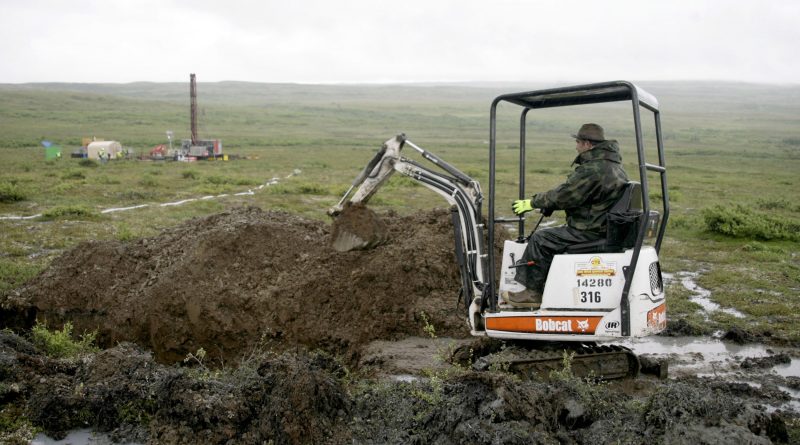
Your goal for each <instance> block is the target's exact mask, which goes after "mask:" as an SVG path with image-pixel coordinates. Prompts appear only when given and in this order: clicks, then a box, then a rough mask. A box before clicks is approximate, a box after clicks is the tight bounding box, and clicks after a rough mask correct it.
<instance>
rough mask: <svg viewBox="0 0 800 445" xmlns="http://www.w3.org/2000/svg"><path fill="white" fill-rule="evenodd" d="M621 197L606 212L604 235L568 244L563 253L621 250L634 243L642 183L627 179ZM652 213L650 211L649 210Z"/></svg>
mask: <svg viewBox="0 0 800 445" xmlns="http://www.w3.org/2000/svg"><path fill="white" fill-rule="evenodd" d="M623 187H624V190H623V192H622V197H621V198H620V199H619V200H618V201H617V202H616V204H614V206H613V207H611V210H609V211H608V214H606V237H605V238H601V239H599V240H595V241H589V242H586V243H579V244H573V245H571V246H568V247H567V248H566V250H565V251H564V253H601V252H612V253H613V252H622V251H624V250H625V249H629V248H631V247H633V246H634V245H635V244H636V236H637V234H638V230H639V223H640V221H641V218H642V213H643V211H644V210H643V209H642V185H641V184H640V183H638V182H636V181H629V182H627V183H626V184H625V185H624V186H623ZM651 213H652V212H651Z"/></svg>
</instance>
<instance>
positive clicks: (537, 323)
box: [328, 81, 669, 379]
mask: <svg viewBox="0 0 800 445" xmlns="http://www.w3.org/2000/svg"><path fill="white" fill-rule="evenodd" d="M620 101H627V102H629V103H630V104H631V105H632V110H633V126H634V132H635V140H636V151H637V154H638V166H639V181H636V182H634V181H631V182H629V183H628V184H626V186H625V191H624V193H623V196H622V198H621V199H620V200H619V201H618V202H617V203H616V204H615V206H614V207H613V208H612V210H611V211H610V212H609V213H608V215H607V226H608V229H607V234H606V237H605V238H603V239H600V240H597V241H593V242H590V243H584V244H578V245H573V246H570V247H569V248H568V249H567V250H566V251H565V252H563V253H562V254H559V255H556V256H555V257H554V259H553V262H552V265H551V268H550V271H549V273H548V277H547V281H546V285H545V288H544V293H543V298H542V303H541V306H540V307H538V308H518V307H515V306H512V305H510V304H508V303H507V302H505V301H504V300H503V297H502V296H503V294H504V293H505V292H506V291H510V292H516V291H520V290H522V289H523V288H524V287H523V286H522V285H521V284H520V283H517V282H516V281H515V280H514V276H515V271H516V268H517V267H525V265H524V264H520V261H519V260H518V259H519V258H521V257H522V253H523V251H524V249H525V246H526V244H527V241H528V239H529V236H528V237H525V236H524V234H525V217H524V216H519V217H517V216H514V217H511V218H504V217H497V216H496V212H495V207H496V203H497V199H496V196H495V194H496V191H495V190H496V189H495V181H496V180H495V173H496V159H497V156H496V148H497V147H496V145H497V137H496V133H497V123H496V120H497V107H498V105H499V104H501V103H510V104H513V105H518V106H519V107H521V109H522V111H521V118H520V139H519V145H520V146H519V197H518V198H509V197H503V198H502V199H501V200H500V201H499V202H500V203H501V204H502V205H503V207H505V204H507V203H510V202H512V201H513V199H525V198H526V197H528V194H526V190H525V160H526V153H525V149H526V147H525V145H526V144H525V142H526V119H527V116H528V114H529V112H530V111H532V110H533V111H535V110H539V109H544V108H552V107H565V106H575V105H586V104H597V103H607V102H620ZM642 109H644V110H647V111H650V112H651V113H652V116H653V119H654V123H655V141H656V148H657V158H658V159H657V160H655V161H654V162H653V163H650V162H648V160H646V159H645V150H644V141H643V136H642V122H641V114H642ZM489 123H490V139H489V190H488V200H487V202H488V209H487V210H488V211H487V216H486V217H485V218H484V216H483V214H482V209H481V207H482V204H483V202H484V195H483V191H482V190H481V187H480V184H479V183H478V182H477V181H475V180H473V179H472V178H470V177H469V176H468V175H466V174H465V173H463V172H462V171H460V170H459V169H457V168H456V167H454V166H453V165H451V164H449V163H448V162H446V161H444V160H443V159H440V158H439V157H437V156H436V155H434V154H433V153H431V152H429V151H427V150H425V149H423V148H421V147H419V146H418V145H416V144H415V143H413V142H412V141H410V140H409V139H407V138H406V136H405V135H403V134H400V135H397V136H395V137H393V138H391V139H389V140H388V141H386V142H385V143H384V144H383V145H382V147H381V149H380V150H379V151H378V153H377V154H376V155H375V156H374V157H373V159H372V160H371V161H370V162H369V163H368V164H367V166H366V167H365V168H364V169H363V170H362V172H361V173H360V174H359V175H358V176H357V177H356V179H355V181H353V183H352V186H351V187H350V189H349V190H348V191H347V192H346V193H345V194H344V196H343V197H342V199H341V200H340V201H339V203H338V204H337V205H336V206H335V207H333V208H332V209H331V210H329V212H328V213H329V214H330V215H331V216H334V217H338V216H337V215H341V214H343V213H345V212H347V209H348V208H349V207H350V206H353V205H363V204H366V202H367V201H368V200H369V198H370V197H371V196H372V195H373V194H374V193H375V192H376V191H377V190H378V189H379V188H380V186H381V185H382V184H383V183H384V182H385V181H386V180H387V179H388V178H389V177H390V176H391V175H392V174H393V173H394V172H399V173H401V174H403V175H405V176H408V177H410V178H412V179H414V180H416V181H418V182H419V183H421V184H422V185H424V186H425V187H427V188H429V189H431V190H433V191H434V192H436V193H438V194H439V195H441V196H442V197H443V198H444V199H445V200H446V201H447V202H448V203H449V204H450V206H451V212H452V220H453V227H454V232H455V236H454V239H455V254H456V255H455V256H456V262H457V264H458V268H459V270H460V275H461V295H460V297H459V298H460V300H461V301H463V303H464V307H465V308H466V314H465V315H466V320H467V323H468V325H469V327H470V330H471V333H472V335H474V336H485V337H491V338H498V339H504V340H506V341H509V342H510V343H511V344H513V345H515V346H514V347H509V348H506V347H504V348H503V350H502V351H501V352H499V353H494V354H489V355H487V356H486V357H482V358H480V359H479V360H477V361H476V362H475V366H476V368H480V367H481V366H483V367H488V366H490V365H492V364H498V363H502V364H504V365H505V366H506V368H505V369H510V370H511V371H513V372H517V373H520V374H522V375H528V376H532V375H533V374H538V375H546V374H547V373H548V372H549V371H551V370H553V369H560V366H561V363H562V360H563V356H564V350H565V349H566V350H569V351H572V364H571V367H572V370H573V372H575V373H576V374H579V375H583V376H594V377H597V378H601V379H616V378H626V377H635V376H636V375H637V374H638V373H639V371H640V368H641V364H640V361H639V359H638V357H637V356H636V355H635V354H634V353H633V352H632V351H631V350H630V349H628V348H625V347H623V346H618V345H613V344H606V343H605V342H609V341H614V340H617V341H619V340H620V339H625V338H630V337H644V336H649V335H653V334H657V333H659V332H661V331H662V330H664V329H665V328H666V323H667V319H666V303H665V298H666V295H665V291H664V285H663V281H662V274H661V267H660V264H659V258H658V254H659V251H660V248H661V242H662V240H663V236H664V231H665V228H666V225H667V219H668V217H669V199H668V194H667V178H666V167H665V165H664V149H663V143H662V135H661V124H660V114H659V107H658V101H657V99H656V98H655V97H654V96H653V95H651V94H649V93H647V92H646V91H644V90H643V89H642V88H640V87H638V86H636V85H634V84H633V83H630V82H626V81H614V82H605V83H595V84H589V85H578V86H570V87H560V88H553V89H544V90H537V91H528V92H521V93H514V94H504V95H501V96H498V97H497V98H495V99H494V101H493V102H492V105H491V109H490V122H489ZM404 147H410V148H412V149H413V150H415V151H416V152H418V153H419V155H421V156H422V158H424V159H425V160H427V161H430V162H431V163H432V164H434V165H435V166H436V167H438V168H439V169H440V170H442V171H443V172H440V171H438V170H433V169H431V168H428V167H426V166H424V165H422V164H421V163H419V162H417V161H414V160H412V159H408V158H405V157H403V156H401V154H400V153H401V150H402V149H403V148H404ZM649 172H655V173H656V174H658V177H659V179H660V188H661V190H660V192H661V193H660V197H661V212H659V211H657V210H654V209H651V206H650V199H649V198H650V194H649V184H648V173H649ZM629 173H632V172H629ZM353 190H355V193H353V194H352V196H351V192H353ZM373 215H374V213H373ZM487 221H488V222H490V223H489V224H487ZM539 222H541V218H540V219H539ZM496 224H516V225H517V226H518V227H517V233H518V234H519V236H518V237H517V238H516V239H509V240H505V241H504V244H503V251H502V256H501V258H500V259H498V258H496V253H495V251H494V249H492V248H491V246H494V245H495V237H496V230H495V225H496ZM334 226H336V219H335V220H334ZM361 226H362V227H364V226H368V224H367V225H364V224H363V222H362V224H361ZM537 227H538V224H537ZM534 230H536V229H534ZM370 233H371V232H368V233H367V234H366V235H365V234H364V232H363V231H362V232H361V233H358V231H348V230H338V231H337V230H336V227H335V228H334V238H335V239H333V245H334V247H335V248H336V249H337V250H340V251H346V250H353V249H358V248H364V247H365V246H373V245H375V243H374V240H371V239H368V238H369V237H370ZM365 238H366V239H365ZM487 246H489V247H487ZM498 260H499V262H500V263H501V265H500V268H499V271H500V272H499V276H496V275H497V271H498V269H497V268H496V264H497V262H498ZM520 345H524V346H520Z"/></svg>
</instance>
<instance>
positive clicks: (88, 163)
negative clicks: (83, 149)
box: [78, 158, 100, 168]
mask: <svg viewBox="0 0 800 445" xmlns="http://www.w3.org/2000/svg"><path fill="white" fill-rule="evenodd" d="M78 165H80V166H81V167H89V168H94V167H97V166H98V165H100V164H98V163H97V161H95V160H94V159H89V158H83V159H81V160H80V161H78Z"/></svg>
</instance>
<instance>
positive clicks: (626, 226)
mask: <svg viewBox="0 0 800 445" xmlns="http://www.w3.org/2000/svg"><path fill="white" fill-rule="evenodd" d="M624 187H625V190H624V191H623V192H622V197H621V198H620V199H619V201H617V203H616V204H614V206H613V207H611V210H609V212H608V215H607V216H606V224H607V226H606V246H607V248H608V249H610V250H619V249H625V248H630V247H633V246H634V244H636V235H637V229H638V227H639V222H640V220H641V217H642V212H643V209H642V185H641V184H640V183H638V182H635V181H630V182H628V183H627V184H625V186H624Z"/></svg>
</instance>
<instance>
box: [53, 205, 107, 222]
mask: <svg viewBox="0 0 800 445" xmlns="http://www.w3.org/2000/svg"><path fill="white" fill-rule="evenodd" d="M99 215H100V214H99V213H97V211H95V210H92V209H90V208H88V207H84V206H57V207H53V208H52V209H50V210H47V211H45V212H42V216H41V217H40V218H41V219H43V220H53V219H67V218H77V219H94V218H97V217H98V216H99Z"/></svg>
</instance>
